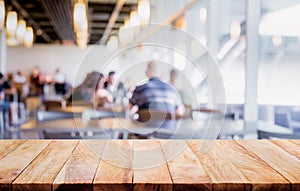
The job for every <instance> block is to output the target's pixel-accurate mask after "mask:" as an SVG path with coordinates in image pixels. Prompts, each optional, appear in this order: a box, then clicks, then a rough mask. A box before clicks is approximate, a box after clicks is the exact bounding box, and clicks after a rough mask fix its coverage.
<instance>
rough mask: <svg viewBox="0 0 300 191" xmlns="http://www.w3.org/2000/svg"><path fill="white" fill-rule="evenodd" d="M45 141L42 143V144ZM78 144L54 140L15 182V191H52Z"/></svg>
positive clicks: (72, 141)
mask: <svg viewBox="0 0 300 191" xmlns="http://www.w3.org/2000/svg"><path fill="white" fill-rule="evenodd" d="M43 141H44V140H43ZM43 141H40V142H41V143H42V142H43ZM77 143H78V141H77V140H76V141H75V140H53V141H52V142H51V143H50V144H49V145H48V146H47V147H46V148H45V149H44V150H43V151H42V152H41V153H40V154H39V156H38V157H37V158H36V159H35V160H34V161H33V162H31V163H30V165H28V166H27V168H26V169H25V170H24V171H23V172H22V173H21V174H20V176H19V177H18V178H17V179H16V180H15V181H14V182H13V184H12V188H13V190H14V191H23V190H49V191H50V190H51V189H52V183H53V181H54V179H55V177H56V176H57V174H58V173H59V171H60V170H61V168H62V167H63V166H64V164H65V162H66V160H67V159H68V158H69V156H70V154H71V153H72V151H73V150H74V148H75V146H76V145H77Z"/></svg>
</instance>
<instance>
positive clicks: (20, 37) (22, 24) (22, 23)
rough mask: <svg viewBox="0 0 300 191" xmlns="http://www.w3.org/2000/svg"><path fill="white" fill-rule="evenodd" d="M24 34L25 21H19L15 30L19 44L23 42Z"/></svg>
mask: <svg viewBox="0 0 300 191" xmlns="http://www.w3.org/2000/svg"><path fill="white" fill-rule="evenodd" d="M25 33H26V21H25V20H19V24H18V28H17V38H18V40H19V42H20V43H21V44H22V43H23V41H24V36H25Z"/></svg>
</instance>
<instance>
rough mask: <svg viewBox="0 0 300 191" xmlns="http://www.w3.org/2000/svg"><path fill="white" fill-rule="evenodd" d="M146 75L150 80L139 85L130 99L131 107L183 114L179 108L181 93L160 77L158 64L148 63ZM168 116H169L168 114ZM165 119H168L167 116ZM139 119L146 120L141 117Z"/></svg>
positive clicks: (174, 114) (140, 109)
mask: <svg viewBox="0 0 300 191" xmlns="http://www.w3.org/2000/svg"><path fill="white" fill-rule="evenodd" d="M146 75H147V77H148V78H149V81H148V82H147V83H146V84H144V85H141V86H137V87H136V88H135V90H134V91H133V94H132V97H131V98H130V100H129V108H131V109H132V110H133V112H135V110H138V113H139V111H142V110H147V109H151V110H157V111H162V112H165V113H168V114H170V115H171V116H172V118H173V117H174V116H177V115H181V112H180V110H179V104H180V101H179V99H180V98H179V95H178V94H177V92H176V90H175V89H174V87H172V86H171V85H170V84H168V83H165V82H163V81H162V80H160V79H159V77H160V72H159V68H158V64H157V63H156V62H154V61H151V62H149V63H148V65H147V70H146ZM166 117H167V116H166ZM165 119H168V117H167V118H165ZM139 121H144V120H141V119H139Z"/></svg>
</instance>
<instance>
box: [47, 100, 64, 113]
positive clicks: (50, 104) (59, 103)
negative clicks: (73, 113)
mask: <svg viewBox="0 0 300 191" xmlns="http://www.w3.org/2000/svg"><path fill="white" fill-rule="evenodd" d="M44 105H45V110H46V111H49V110H51V109H53V108H65V107H66V101H65V100H63V99H62V100H48V101H45V102H44Z"/></svg>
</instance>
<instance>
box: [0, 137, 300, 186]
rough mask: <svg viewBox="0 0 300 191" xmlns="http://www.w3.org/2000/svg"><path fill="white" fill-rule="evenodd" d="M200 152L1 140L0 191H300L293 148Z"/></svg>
mask: <svg viewBox="0 0 300 191" xmlns="http://www.w3.org/2000/svg"><path fill="white" fill-rule="evenodd" d="M203 145H205V141H202V140H193V141H184V140H176V141H175V140H172V141H170V140H114V141H112V140H1V141H0V190H1V191H5V190H12V191H26V190H31V191H35V190H37V191H39V190H49V191H50V190H102V191H105V190H120V191H121V190H128V191H129V190H167V191H168V190H170V191H172V190H299V189H300V141H295V140H277V141H269V140H259V141H258V140H247V141H246V140H241V141H234V140H231V141H228V140H226V141H224V140H223V141H222V140H218V141H216V142H215V143H214V144H213V146H212V147H211V148H210V149H209V150H208V151H207V152H205V153H201V152H200V147H202V146H203ZM174 153H175V154H176V155H173V154H174ZM170 156H175V157H170ZM167 159H168V160H167Z"/></svg>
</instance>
